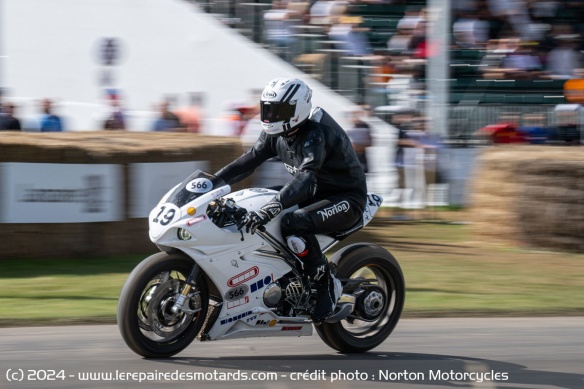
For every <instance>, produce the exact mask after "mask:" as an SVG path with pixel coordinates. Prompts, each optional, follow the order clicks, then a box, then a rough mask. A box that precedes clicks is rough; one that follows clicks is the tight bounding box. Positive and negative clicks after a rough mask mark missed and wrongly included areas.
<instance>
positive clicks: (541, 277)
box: [0, 222, 584, 325]
mask: <svg viewBox="0 0 584 389" xmlns="http://www.w3.org/2000/svg"><path fill="white" fill-rule="evenodd" d="M478 238H479V237H476V236H472V235H470V232H469V231H468V227H467V226H464V225H447V224H420V223H393V224H389V223H383V222H376V223H375V225H373V226H368V227H367V228H366V229H364V230H362V231H360V232H358V233H357V234H355V236H352V237H350V238H349V239H347V240H346V241H343V242H342V243H341V244H340V245H339V246H338V247H335V248H339V247H342V246H343V245H345V244H349V243H353V242H356V241H367V242H372V243H377V244H380V245H382V246H384V247H386V248H387V249H388V250H390V251H391V252H392V253H393V254H394V256H395V257H396V258H397V259H398V260H399V262H400V264H401V266H402V268H403V272H404V276H405V279H406V286H407V295H406V306H405V311H404V315H405V316H452V315H457V316H474V315H543V314H578V315H582V314H584V255H582V254H569V253H555V252H541V251H534V250H525V249H521V248H517V247H501V246H492V245H490V244H487V243H485V242H481V241H480V240H478ZM142 258H144V256H143V255H140V256H125V257H115V258H106V259H58V260H47V259H42V260H41V259H38V260H3V261H0V325H32V324H46V323H68V322H114V321H115V313H116V308H117V300H118V296H119V293H120V290H121V288H122V285H123V283H124V281H125V279H126V277H127V275H128V273H129V272H130V271H131V270H132V268H133V267H134V266H136V265H137V264H138V263H139V262H140V261H141V260H142Z"/></svg>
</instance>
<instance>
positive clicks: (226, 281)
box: [149, 172, 382, 340]
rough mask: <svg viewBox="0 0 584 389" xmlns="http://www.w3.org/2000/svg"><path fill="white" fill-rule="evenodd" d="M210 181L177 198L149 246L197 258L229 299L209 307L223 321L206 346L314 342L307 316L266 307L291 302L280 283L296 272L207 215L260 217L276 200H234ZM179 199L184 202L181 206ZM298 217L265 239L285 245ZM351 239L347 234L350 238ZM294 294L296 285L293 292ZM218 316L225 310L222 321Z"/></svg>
mask: <svg viewBox="0 0 584 389" xmlns="http://www.w3.org/2000/svg"><path fill="white" fill-rule="evenodd" d="M207 177H210V175H208V174H207V173H204V172H195V173H194V174H193V175H191V176H190V177H189V179H187V180H185V182H183V183H181V184H180V185H177V186H176V187H175V188H173V189H172V190H170V191H169V192H168V193H167V194H166V195H165V196H164V197H163V198H162V200H161V201H160V203H159V204H158V205H157V206H156V207H155V208H154V209H153V210H152V212H151V213H150V215H149V227H150V239H151V240H152V241H153V242H154V243H155V244H157V245H158V246H159V248H161V249H162V250H163V251H170V250H172V249H178V250H180V251H181V252H183V253H184V254H186V255H187V256H189V257H190V258H192V259H193V260H194V261H195V262H196V263H197V264H198V265H199V266H200V268H201V269H202V270H203V271H204V272H205V273H206V274H207V276H208V277H209V279H210V280H211V281H212V282H213V283H214V285H215V287H216V289H217V291H218V293H219V294H220V297H221V298H222V299H223V301H222V302H221V303H219V304H217V305H215V307H210V309H211V314H210V315H209V317H210V318H211V317H214V318H216V320H215V321H214V323H213V324H212V326H211V327H207V328H206V329H204V330H203V335H202V339H203V340H220V339H228V338H243V337H266V336H304V335H311V334H312V322H311V321H310V318H309V317H308V316H306V315H301V316H293V317H288V316H278V315H277V314H276V313H275V312H274V310H273V309H272V308H273V306H268V305H266V302H270V301H273V300H274V299H275V298H276V297H278V296H279V293H280V294H281V295H282V296H286V295H285V293H286V292H287V291H286V290H285V289H284V288H285V286H284V285H281V283H280V280H281V279H282V277H283V276H285V275H287V274H288V273H291V272H292V271H293V269H292V268H291V266H290V265H289V264H288V263H287V262H286V261H285V260H284V259H283V258H282V257H281V256H280V254H279V253H278V252H277V251H276V250H275V249H274V248H273V247H272V246H271V245H270V244H269V243H268V242H266V241H265V240H264V239H263V238H262V237H260V236H259V234H257V233H256V234H251V233H246V232H245V231H244V229H243V230H241V231H240V230H238V228H237V226H236V225H235V224H234V223H226V224H225V225H224V226H223V227H219V226H217V225H216V224H215V223H214V222H213V221H212V220H211V218H210V217H209V216H208V215H207V209H208V207H209V204H211V203H212V202H213V201H215V200H217V199H220V198H223V199H232V200H233V201H234V202H235V203H236V204H237V207H243V208H245V209H246V210H247V211H255V210H258V209H260V208H261V207H262V206H263V205H265V204H267V203H268V202H269V201H270V200H272V199H273V197H274V196H275V195H276V193H277V192H276V191H275V190H270V189H263V188H251V189H244V190H240V191H237V192H234V193H229V192H230V191H231V188H230V186H229V185H226V184H224V183H223V185H221V186H219V187H213V185H214V183H213V182H212V180H209V179H208V178H207ZM215 184H217V183H215ZM189 192H190V193H189ZM185 194H186V196H187V197H185ZM181 196H182V197H181ZM175 197H181V199H180V201H176V198H175ZM191 197H192V200H191ZM185 198H186V199H187V200H188V201H185ZM381 202H382V199H381V197H380V196H377V195H375V194H368V201H367V206H366V209H365V212H364V214H363V222H362V225H361V226H364V225H366V224H367V223H368V222H369V221H370V220H371V219H372V218H373V215H374V214H375V212H376V211H377V210H378V208H379V206H380V205H381ZM296 209H297V207H296V206H295V207H291V208H288V209H286V210H284V211H283V212H281V213H280V214H279V215H278V216H277V217H276V218H275V219H273V220H272V221H271V222H270V223H268V224H267V225H266V226H265V228H266V231H267V232H268V233H269V234H271V235H272V236H273V237H275V238H276V239H277V240H278V241H279V242H283V239H282V235H281V233H280V227H279V226H280V223H279V221H280V219H281V217H282V216H283V215H285V214H286V213H288V212H292V211H294V210H296ZM361 226H356V227H355V228H354V229H353V230H357V229H359V227H361ZM351 232H352V231H347V235H348V234H349V233H351ZM317 238H318V241H319V244H320V246H321V248H322V249H323V252H324V251H326V250H328V249H329V248H330V247H332V246H333V245H334V244H335V243H336V242H337V240H335V239H334V238H332V237H330V236H325V235H317ZM282 244H285V243H282ZM292 275H293V274H292ZM292 278H293V277H292ZM293 286H294V285H293V283H289V284H288V285H287V286H286V287H287V288H291V287H292V289H293ZM213 310H219V312H218V314H217V312H213Z"/></svg>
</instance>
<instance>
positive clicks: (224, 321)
mask: <svg viewBox="0 0 584 389" xmlns="http://www.w3.org/2000/svg"><path fill="white" fill-rule="evenodd" d="M252 313H253V312H252V311H247V312H243V313H240V314H239V315H235V316H233V317H228V318H225V319H222V320H221V322H220V323H221V325H225V324H227V323H233V322H236V321H238V320H240V319H243V318H245V317H248V316H249V315H251V314H252Z"/></svg>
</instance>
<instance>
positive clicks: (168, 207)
mask: <svg viewBox="0 0 584 389" xmlns="http://www.w3.org/2000/svg"><path fill="white" fill-rule="evenodd" d="M178 219H180V209H179V208H178V207H177V206H176V205H174V204H169V203H166V204H159V205H158V206H157V207H156V208H154V209H153V210H152V212H150V217H149V223H150V234H151V235H152V236H158V235H160V233H161V232H162V231H163V230H164V229H165V227H166V226H168V225H170V224H172V223H173V222H175V221H177V220H178Z"/></svg>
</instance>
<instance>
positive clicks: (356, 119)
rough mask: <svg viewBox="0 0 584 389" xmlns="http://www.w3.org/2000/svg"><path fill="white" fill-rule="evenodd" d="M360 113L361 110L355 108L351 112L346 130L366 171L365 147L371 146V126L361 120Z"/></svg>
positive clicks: (361, 113)
mask: <svg viewBox="0 0 584 389" xmlns="http://www.w3.org/2000/svg"><path fill="white" fill-rule="evenodd" d="M362 115H363V111H361V110H356V111H354V112H353V113H352V114H351V128H349V129H347V131H346V132H347V135H348V136H349V140H350V141H351V145H352V146H353V150H355V154H357V158H358V159H359V162H360V163H361V167H362V168H363V171H364V172H365V173H367V172H368V170H367V155H366V149H367V147H371V146H372V141H371V127H370V126H369V124H367V122H365V121H363V119H362V118H361V117H362Z"/></svg>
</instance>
